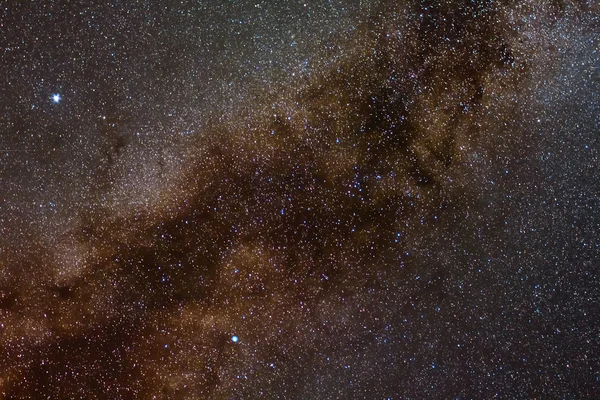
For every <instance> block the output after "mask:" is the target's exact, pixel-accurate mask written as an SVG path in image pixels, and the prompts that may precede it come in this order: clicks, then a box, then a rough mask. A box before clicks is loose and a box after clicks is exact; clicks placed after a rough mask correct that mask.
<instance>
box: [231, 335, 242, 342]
mask: <svg viewBox="0 0 600 400" xmlns="http://www.w3.org/2000/svg"><path fill="white" fill-rule="evenodd" d="M238 340H240V339H239V338H238V337H237V336H232V337H231V341H232V342H233V343H237V341H238Z"/></svg>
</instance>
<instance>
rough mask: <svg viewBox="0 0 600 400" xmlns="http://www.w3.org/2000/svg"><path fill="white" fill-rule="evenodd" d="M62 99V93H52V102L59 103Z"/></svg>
mask: <svg viewBox="0 0 600 400" xmlns="http://www.w3.org/2000/svg"><path fill="white" fill-rule="evenodd" d="M60 100H61V97H60V94H58V93H56V94H53V95H52V102H54V103H58V102H59V101H60Z"/></svg>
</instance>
